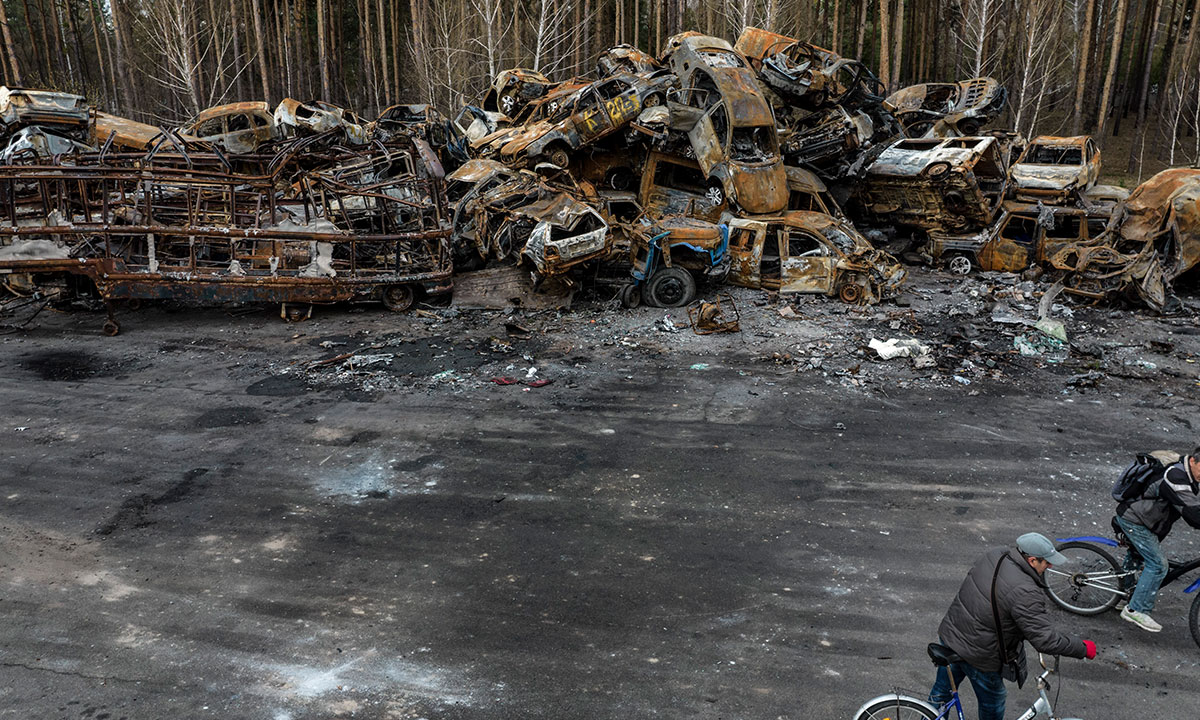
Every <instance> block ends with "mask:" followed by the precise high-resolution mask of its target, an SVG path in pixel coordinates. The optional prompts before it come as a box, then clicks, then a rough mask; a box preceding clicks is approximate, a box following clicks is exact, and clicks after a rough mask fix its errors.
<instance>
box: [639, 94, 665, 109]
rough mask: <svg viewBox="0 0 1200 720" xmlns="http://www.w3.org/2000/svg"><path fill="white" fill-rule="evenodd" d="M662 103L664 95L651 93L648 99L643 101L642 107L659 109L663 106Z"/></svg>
mask: <svg viewBox="0 0 1200 720" xmlns="http://www.w3.org/2000/svg"><path fill="white" fill-rule="evenodd" d="M662 102H663V98H662V95H660V94H658V93H650V94H649V95H647V96H646V99H645V100H643V101H642V107H658V106H659V105H662Z"/></svg>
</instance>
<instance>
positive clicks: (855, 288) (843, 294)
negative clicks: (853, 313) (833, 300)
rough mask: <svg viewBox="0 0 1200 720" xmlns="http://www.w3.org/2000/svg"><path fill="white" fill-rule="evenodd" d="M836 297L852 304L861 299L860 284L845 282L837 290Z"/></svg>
mask: <svg viewBox="0 0 1200 720" xmlns="http://www.w3.org/2000/svg"><path fill="white" fill-rule="evenodd" d="M838 297H840V298H841V299H842V302H844V303H847V304H850V305H853V304H855V303H857V302H858V301H859V300H862V297H863V289H862V286H861V285H859V284H858V283H846V284H845V285H843V286H842V289H841V290H839V291H838Z"/></svg>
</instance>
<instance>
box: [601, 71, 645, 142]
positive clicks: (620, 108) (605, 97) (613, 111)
mask: <svg viewBox="0 0 1200 720" xmlns="http://www.w3.org/2000/svg"><path fill="white" fill-rule="evenodd" d="M598 92H599V95H600V99H601V101H602V102H603V103H604V110H605V112H607V113H608V121H609V127H610V128H611V129H612V130H615V129H617V128H620V127H623V126H624V125H625V124H626V123H628V122H629V121H630V120H632V119H634V118H635V117H637V115H638V112H639V111H641V109H642V102H641V98H639V97H638V94H637V89H636V88H634V87H633V86H632V85H630V84H629V83H627V82H625V81H624V80H619V79H613V80H609V81H608V82H606V83H604V84H603V85H601V86H600V87H599V89H598Z"/></svg>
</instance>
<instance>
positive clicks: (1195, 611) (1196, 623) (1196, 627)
mask: <svg viewBox="0 0 1200 720" xmlns="http://www.w3.org/2000/svg"><path fill="white" fill-rule="evenodd" d="M1188 625H1189V626H1191V628H1192V639H1193V640H1195V641H1196V644H1197V645H1200V593H1197V594H1196V598H1195V599H1194V600H1192V608H1191V609H1190V610H1188Z"/></svg>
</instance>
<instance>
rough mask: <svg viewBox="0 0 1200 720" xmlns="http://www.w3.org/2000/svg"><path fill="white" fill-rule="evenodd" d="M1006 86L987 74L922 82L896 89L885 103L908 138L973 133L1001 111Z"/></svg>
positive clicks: (954, 135)
mask: <svg viewBox="0 0 1200 720" xmlns="http://www.w3.org/2000/svg"><path fill="white" fill-rule="evenodd" d="M1007 102H1008V90H1007V89H1005V88H1004V86H1003V85H1001V84H1000V83H999V82H997V81H996V80H994V79H993V78H990V77H977V78H971V79H970V80H963V81H962V82H956V83H925V84H922V85H910V86H909V87H906V88H903V89H901V90H897V91H896V92H894V93H892V94H891V95H889V96H888V98H887V99H886V100H884V105H885V107H887V108H888V110H890V111H891V112H892V114H893V115H895V116H896V119H897V120H899V121H900V124H901V125H902V126H903V127H904V134H905V135H907V136H908V137H911V138H922V137H923V138H935V137H936V138H943V137H961V136H964V135H977V134H979V130H980V129H981V128H982V127H983V126H984V125H987V124H988V123H989V122H991V121H992V120H993V119H995V118H996V116H997V115H999V114H1000V113H1001V112H1003V110H1004V107H1005V105H1006V104H1007Z"/></svg>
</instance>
